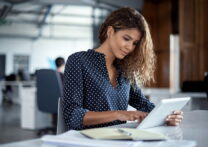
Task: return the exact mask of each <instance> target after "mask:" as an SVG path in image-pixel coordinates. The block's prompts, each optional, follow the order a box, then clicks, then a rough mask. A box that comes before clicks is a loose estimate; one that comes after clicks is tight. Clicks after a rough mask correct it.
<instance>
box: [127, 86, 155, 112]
mask: <svg viewBox="0 0 208 147" xmlns="http://www.w3.org/2000/svg"><path fill="white" fill-rule="evenodd" d="M129 104H130V105H131V106H132V107H134V108H136V109H137V110H139V111H143V112H150V111H152V109H153V108H154V107H155V105H154V104H153V103H151V102H150V101H149V100H148V99H147V98H146V97H145V96H144V95H143V93H142V92H141V89H140V88H139V87H135V88H133V87H132V86H131V89H130V95H129Z"/></svg>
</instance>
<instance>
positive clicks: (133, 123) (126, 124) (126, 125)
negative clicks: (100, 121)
mask: <svg viewBox="0 0 208 147" xmlns="http://www.w3.org/2000/svg"><path fill="white" fill-rule="evenodd" d="M138 125H139V124H138V122H130V123H125V124H120V125H114V126H109V128H136V127H137V126H138Z"/></svg>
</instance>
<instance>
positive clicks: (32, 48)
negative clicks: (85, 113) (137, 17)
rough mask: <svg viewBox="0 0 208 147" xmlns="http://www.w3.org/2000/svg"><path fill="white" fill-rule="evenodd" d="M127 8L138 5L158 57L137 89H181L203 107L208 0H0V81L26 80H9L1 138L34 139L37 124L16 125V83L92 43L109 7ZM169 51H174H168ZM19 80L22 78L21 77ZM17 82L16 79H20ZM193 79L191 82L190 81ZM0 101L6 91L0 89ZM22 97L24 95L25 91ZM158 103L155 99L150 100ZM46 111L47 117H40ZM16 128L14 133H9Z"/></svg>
mask: <svg viewBox="0 0 208 147" xmlns="http://www.w3.org/2000/svg"><path fill="white" fill-rule="evenodd" d="M123 6H129V7H134V8H136V9H137V10H139V11H140V12H141V13H142V14H143V15H144V17H145V18H146V20H147V21H148V22H149V25H150V29H151V33H152V37H153V41H154V46H155V52H156V55H157V60H158V61H157V70H156V73H155V77H156V83H151V85H150V86H147V87H143V89H144V92H145V94H146V95H147V96H149V97H150V98H153V97H159V98H163V97H168V96H171V97H173V96H174V94H172V95H171V94H170V92H169V90H172V92H174V93H176V94H177V93H179V92H183V91H182V90H184V89H183V88H184V83H185V86H186V85H187V84H186V83H187V82H188V88H187V86H186V87H185V91H188V92H190V93H191V94H192V96H193V97H195V98H197V99H193V100H192V103H191V105H190V108H189V109H192V108H193V109H208V103H207V99H206V86H207V85H206V84H204V78H205V75H207V72H208V58H207V56H208V39H207V38H208V37H207V32H208V30H207V26H208V21H207V19H206V14H208V12H207V11H208V9H207V7H208V2H207V1H206V0H131V1H123V0H99V1H96V0H88V1H82V0H35V1H33V0H1V1H0V65H1V66H0V79H1V83H2V82H3V83H2V84H1V87H2V88H1V89H2V90H4V88H5V85H6V84H5V82H4V81H5V76H9V75H11V74H15V75H17V74H18V72H19V71H20V70H22V71H23V72H24V74H25V76H24V78H25V79H17V80H15V82H25V81H26V82H28V83H23V85H21V84H22V83H9V82H8V85H10V86H12V90H13V93H12V95H11V97H12V101H13V104H12V105H10V104H9V105H8V104H6V105H4V103H3V102H1V103H0V104H1V106H0V109H1V111H0V117H1V118H0V123H1V124H0V128H1V130H3V131H2V132H4V133H1V135H0V144H1V143H8V142H13V141H19V140H26V139H31V138H38V137H39V136H37V129H24V128H22V127H21V115H20V113H21V112H20V111H21V106H22V105H21V100H23V99H28V97H30V95H33V96H34V93H35V90H34V89H30V91H27V90H26V91H24V92H28V93H32V94H28V96H27V95H26V96H25V95H24V94H23V97H21V95H20V91H19V89H18V88H19V87H18V86H23V87H24V86H25V85H24V84H26V87H27V86H28V84H29V87H33V88H34V87H35V83H34V81H35V75H34V74H35V71H36V70H38V69H43V68H47V69H55V64H54V60H55V58H56V57H59V56H62V57H64V58H65V60H66V59H67V57H68V56H69V55H70V54H72V53H74V52H77V51H82V50H87V49H92V48H95V47H97V46H98V44H99V42H98V39H97V34H98V29H99V25H100V23H101V22H102V21H103V19H104V18H105V17H106V16H107V15H108V14H109V13H110V12H111V11H113V10H115V9H117V8H119V7H123ZM172 49H173V50H172ZM22 80H23V81H22ZM19 84H20V85H19ZM190 85H191V86H190ZM0 93H1V94H0V97H1V98H0V100H1V101H2V99H3V97H4V93H3V92H2V91H0ZM24 96H25V97H24ZM153 101H155V102H157V100H155V99H153ZM46 116H47V117H48V115H46ZM14 131H17V132H19V134H20V135H19V136H16V135H12V134H13V133H12V132H14Z"/></svg>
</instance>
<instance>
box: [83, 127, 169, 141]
mask: <svg viewBox="0 0 208 147" xmlns="http://www.w3.org/2000/svg"><path fill="white" fill-rule="evenodd" d="M80 133H81V134H83V135H85V136H87V137H90V138H93V139H104V140H142V141H147V140H148V141H155V140H166V137H165V136H164V135H162V134H160V133H153V132H150V131H145V130H138V129H135V128H134V129H133V128H94V129H85V130H82V131H80Z"/></svg>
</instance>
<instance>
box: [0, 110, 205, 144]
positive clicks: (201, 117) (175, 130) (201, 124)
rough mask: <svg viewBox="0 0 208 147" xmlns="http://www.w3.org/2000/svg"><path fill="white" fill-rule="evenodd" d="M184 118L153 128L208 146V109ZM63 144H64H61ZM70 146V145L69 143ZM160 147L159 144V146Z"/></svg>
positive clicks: (191, 113) (38, 141)
mask: <svg viewBox="0 0 208 147" xmlns="http://www.w3.org/2000/svg"><path fill="white" fill-rule="evenodd" d="M184 116H185V117H184V120H183V121H182V123H181V125H180V127H165V126H164V127H161V128H160V127H157V128H155V129H153V130H155V131H158V132H161V133H164V134H166V135H167V136H168V137H170V138H172V139H177V140H182V139H184V140H195V141H196V142H197V147H207V146H208V140H207V136H208V123H207V122H208V111H206V110H195V111H189V112H185V113H184ZM0 146H1V147H28V146H30V147H59V146H58V145H55V144H53V145H51V144H44V143H42V141H41V139H34V140H28V141H21V142H15V143H9V144H3V145H0ZM61 146H63V145H61ZM67 146H68V145H67ZM72 146H73V145H72ZM158 147H159V146H158Z"/></svg>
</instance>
